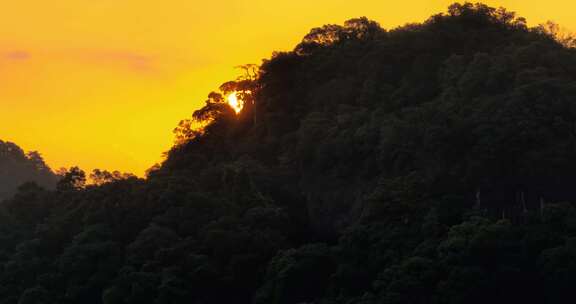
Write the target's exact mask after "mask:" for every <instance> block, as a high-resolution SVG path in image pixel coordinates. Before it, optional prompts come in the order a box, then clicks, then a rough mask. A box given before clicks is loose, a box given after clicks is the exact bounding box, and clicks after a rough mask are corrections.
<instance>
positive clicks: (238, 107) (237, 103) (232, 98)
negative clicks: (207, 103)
mask: <svg viewBox="0 0 576 304" xmlns="http://www.w3.org/2000/svg"><path fill="white" fill-rule="evenodd" d="M227 100H228V105H230V107H232V109H234V112H236V114H238V113H240V111H242V108H243V107H244V102H243V101H242V100H240V99H238V95H237V94H236V92H232V93H230V95H228V98H227Z"/></svg>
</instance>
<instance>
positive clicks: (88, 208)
mask: <svg viewBox="0 0 576 304" xmlns="http://www.w3.org/2000/svg"><path fill="white" fill-rule="evenodd" d="M571 43H572V40H570V39H565V40H563V41H558V39H556V37H554V35H553V34H552V33H551V31H550V29H549V28H546V27H538V28H528V27H527V26H526V22H525V20H523V19H522V18H517V17H516V16H515V15H514V14H513V13H510V12H507V11H506V10H504V9H493V8H490V7H487V6H485V5H481V4H476V5H472V4H455V5H452V6H450V8H449V10H448V12H447V13H444V14H439V15H435V16H432V17H431V18H430V19H429V20H427V21H426V22H424V23H422V24H410V25H406V26H403V27H400V28H397V29H393V30H389V31H388V30H384V29H382V28H380V26H379V25H378V24H377V23H375V22H373V21H370V20H368V19H366V18H358V19H352V20H349V21H347V22H346V23H345V24H344V25H343V26H339V25H326V26H323V27H321V28H316V29H313V30H312V31H311V32H310V33H309V34H308V35H307V36H305V37H304V39H303V41H302V43H300V44H299V45H298V46H296V48H295V49H294V51H291V52H285V53H276V54H274V55H273V56H272V58H271V59H268V60H265V61H264V62H263V64H262V65H261V67H260V68H259V69H257V70H256V69H254V67H252V66H245V69H246V74H245V75H244V76H243V77H241V78H239V79H238V80H236V81H231V82H228V83H225V84H223V85H222V87H221V88H220V92H214V93H211V94H210V95H209V99H208V100H207V103H206V106H205V107H204V108H202V109H200V110H198V111H196V112H195V113H194V115H193V117H192V118H191V119H188V120H183V121H182V122H181V123H180V125H179V126H178V127H177V128H176V130H175V133H176V139H177V144H176V145H175V146H174V147H173V148H172V149H171V150H170V151H169V152H168V153H167V159H166V161H165V162H164V163H163V164H162V165H161V166H159V167H158V168H154V169H153V170H151V171H150V173H149V176H148V178H147V179H145V180H144V179H137V178H135V177H128V178H125V179H121V180H115V181H111V182H105V183H102V184H101V185H99V186H87V187H84V186H82V185H81V184H80V183H77V182H76V181H78V180H79V179H80V178H81V172H78V171H73V170H72V171H70V172H68V174H67V175H66V176H65V177H64V178H63V179H62V181H61V182H60V183H59V185H58V187H57V190H56V191H46V190H43V189H42V188H40V187H32V186H29V187H23V188H21V189H20V191H19V192H18V193H17V194H16V196H15V197H14V198H13V199H11V200H8V201H6V202H5V203H4V204H3V205H2V212H1V213H0V216H1V217H2V218H1V219H0V241H1V242H2V247H1V248H2V251H1V254H0V265H1V267H2V268H1V269H2V271H1V272H0V303H83V304H86V303H88V304H89V303H95V304H96V303H97V304H100V303H106V304H126V303H157V304H160V303H162V304H164V303H198V304H200V303H202V304H207V303H210V304H212V303H215V304H216V303H257V304H291V303H294V304H297V303H318V304H329V303H338V304H340V303H342V304H344V303H346V304H351V303H362V304H372V303H486V302H490V303H510V302H514V303H517V302H523V303H543V302H544V303H564V302H567V299H568V301H569V299H571V298H572V297H573V296H572V290H571V285H572V282H573V281H574V279H576V267H575V265H574V261H575V260H576V246H575V244H576V243H575V240H576V238H575V237H576V206H575V205H574V204H573V203H572V202H576V191H574V190H573V188H574V187H573V185H574V183H573V182H574V181H575V180H576V170H575V169H576V161H575V160H574V155H575V152H576V50H575V49H573V48H571V47H570V46H571ZM233 92H236V94H237V95H238V96H239V97H240V99H242V100H243V101H244V103H245V105H244V108H243V110H242V111H241V112H240V113H238V114H236V113H235V112H234V111H233V109H232V108H231V107H229V106H228V105H227V103H226V102H225V100H226V98H225V97H226V96H227V95H228V94H230V93H233ZM198 123H200V124H201V125H204V127H203V128H202V129H194V128H192V126H194V125H198Z"/></svg>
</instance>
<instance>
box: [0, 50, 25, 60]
mask: <svg viewBox="0 0 576 304" xmlns="http://www.w3.org/2000/svg"><path fill="white" fill-rule="evenodd" d="M2 57H4V58H5V59H8V60H14V61H23V60H28V59H30V57H31V55H30V53H28V52H26V51H21V50H16V51H8V52H6V53H4V54H3V56H2Z"/></svg>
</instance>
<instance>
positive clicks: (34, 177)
mask: <svg viewBox="0 0 576 304" xmlns="http://www.w3.org/2000/svg"><path fill="white" fill-rule="evenodd" d="M56 180H57V178H56V175H55V174H54V173H53V172H52V170H50V168H49V167H48V166H47V165H46V163H45V162H44V159H43V158H42V156H41V155H40V153H38V152H36V151H32V152H28V153H26V152H24V150H22V149H21V148H20V147H18V146H17V145H16V144H14V143H11V142H4V141H1V140H0V201H1V200H3V199H6V198H9V197H10V196H12V195H14V193H15V192H16V189H17V188H18V187H19V186H20V185H22V184H24V183H26V182H33V183H36V184H37V185H39V186H41V187H44V188H48V189H53V188H54V186H55V184H56Z"/></svg>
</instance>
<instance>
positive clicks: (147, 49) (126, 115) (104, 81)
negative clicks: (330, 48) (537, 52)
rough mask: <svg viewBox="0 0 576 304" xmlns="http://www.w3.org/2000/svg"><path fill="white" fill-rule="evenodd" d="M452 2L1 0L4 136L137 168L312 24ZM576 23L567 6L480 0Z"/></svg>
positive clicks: (52, 153) (54, 154)
mask: <svg viewBox="0 0 576 304" xmlns="http://www.w3.org/2000/svg"><path fill="white" fill-rule="evenodd" d="M452 2H454V1H420V0H413V1H386V0H370V1H368V0H366V1H364V0H356V1H350V0H330V1H328V0H289V1H279V0H277V1H269V0H268V1H265V0H226V1H223V0H212V1H200V0H163V1H151V0H51V1H46V0H12V1H9V0H0V3H1V6H0V8H1V9H0V106H1V110H0V116H1V117H0V139H2V140H9V141H14V142H15V143H17V144H18V145H20V146H22V147H23V148H24V149H26V150H38V151H40V152H41V153H42V154H43V155H44V157H45V159H46V161H47V162H48V164H49V165H50V166H52V167H53V168H55V169H57V168H60V167H63V166H65V167H69V166H72V165H79V166H81V167H82V168H84V169H86V170H92V169H93V168H101V169H108V170H113V169H118V170H121V171H130V172H134V173H136V174H139V175H142V174H143V172H144V170H145V169H146V168H148V167H150V166H151V165H153V164H154V163H156V162H159V161H160V160H161V154H162V152H163V151H166V150H168V149H169V147H170V146H171V144H172V141H173V136H172V132H171V131H172V129H173V128H174V127H175V126H176V124H177V123H178V121H179V120H180V119H183V118H186V117H188V116H189V115H190V114H191V113H192V112H193V111H194V109H197V108H198V107H200V106H201V105H202V104H203V102H204V100H205V96H206V95H207V94H208V93H209V92H210V90H214V89H216V88H217V87H218V86H219V84H220V83H222V82H224V81H227V80H231V79H234V78H235V77H236V76H237V75H238V73H239V71H238V70H235V69H234V66H237V65H240V64H245V63H259V62H260V61H261V59H262V58H265V57H269V56H270V54H271V53H272V51H274V50H288V49H291V48H292V47H293V46H294V45H295V44H296V43H297V42H298V41H299V40H300V39H301V38H302V36H303V35H304V34H306V33H307V32H308V30H309V29H310V28H312V27H315V26H320V25H322V24H326V23H342V22H343V21H345V20H346V19H349V18H353V17H359V16H366V17H368V18H370V19H373V20H376V21H378V22H379V23H380V24H381V25H382V26H383V27H385V28H390V27H394V26H397V25H401V24H404V23H406V22H419V21H423V20H425V19H426V18H427V17H428V16H430V15H431V14H434V13H437V12H441V11H445V8H446V7H447V6H448V5H449V4H450V3H452ZM486 3H487V4H490V5H493V6H505V7H507V8H508V9H510V10H513V11H516V12H517V13H519V14H520V15H522V16H525V17H526V18H528V21H529V23H530V24H531V25H534V24H538V23H542V22H545V21H547V20H553V21H555V22H557V23H559V24H561V25H563V26H565V27H566V28H568V29H576V19H575V18H574V14H575V13H574V12H575V9H576V4H574V2H573V1H567V0H564V1H558V0H549V1H545V2H542V1H534V0H523V1H520V0H518V1H486Z"/></svg>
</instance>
